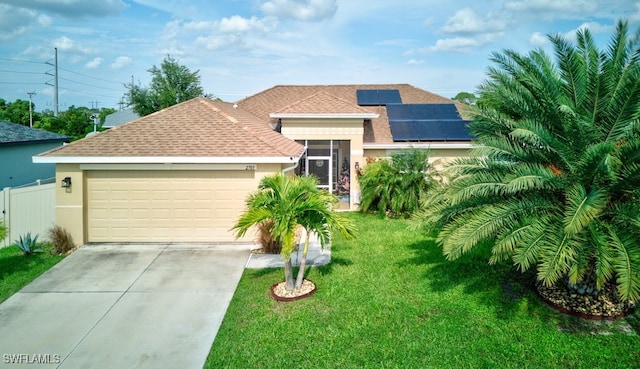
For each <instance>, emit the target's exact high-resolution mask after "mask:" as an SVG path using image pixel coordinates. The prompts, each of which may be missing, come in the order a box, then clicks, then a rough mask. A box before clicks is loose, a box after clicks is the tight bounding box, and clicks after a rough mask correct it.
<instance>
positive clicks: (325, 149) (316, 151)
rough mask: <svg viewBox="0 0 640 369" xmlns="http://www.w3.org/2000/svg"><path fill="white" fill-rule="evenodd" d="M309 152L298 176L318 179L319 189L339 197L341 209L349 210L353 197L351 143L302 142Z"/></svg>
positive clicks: (333, 141) (304, 158)
mask: <svg viewBox="0 0 640 369" xmlns="http://www.w3.org/2000/svg"><path fill="white" fill-rule="evenodd" d="M298 142H300V143H301V144H303V145H306V146H307V152H306V153H305V154H304V155H303V157H302V158H301V159H300V164H299V165H298V169H297V171H296V174H298V175H313V176H315V177H317V178H318V188H322V189H325V190H327V191H330V192H331V193H333V194H336V195H338V197H339V208H341V209H349V200H350V195H351V165H350V159H351V142H350V141H348V140H302V141H298Z"/></svg>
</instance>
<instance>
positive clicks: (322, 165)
mask: <svg viewBox="0 0 640 369" xmlns="http://www.w3.org/2000/svg"><path fill="white" fill-rule="evenodd" d="M331 164H332V163H331V160H329V158H309V173H308V174H310V175H313V176H316V177H317V178H318V188H322V189H325V190H327V191H329V192H332V190H333V189H332V188H331V184H332V183H333V181H332V180H331V177H332V176H331V174H332V170H330V168H331Z"/></svg>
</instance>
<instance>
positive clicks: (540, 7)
mask: <svg viewBox="0 0 640 369" xmlns="http://www.w3.org/2000/svg"><path fill="white" fill-rule="evenodd" d="M504 8H505V9H507V10H511V11H515V12H522V13H526V14H527V15H529V16H531V17H534V18H536V17H544V18H552V19H566V18H568V17H571V16H576V15H583V16H588V15H592V14H593V13H594V12H595V11H596V10H597V9H598V3H597V1H595V0H522V1H508V2H506V3H505V4H504Z"/></svg>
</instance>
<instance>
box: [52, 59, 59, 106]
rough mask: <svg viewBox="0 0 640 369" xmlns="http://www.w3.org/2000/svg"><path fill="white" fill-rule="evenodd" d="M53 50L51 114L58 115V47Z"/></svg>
mask: <svg viewBox="0 0 640 369" xmlns="http://www.w3.org/2000/svg"><path fill="white" fill-rule="evenodd" d="M54 50H55V52H56V57H55V61H54V63H55V71H54V78H53V85H54V86H53V116H54V117H57V116H58V48H57V47H55V48H54Z"/></svg>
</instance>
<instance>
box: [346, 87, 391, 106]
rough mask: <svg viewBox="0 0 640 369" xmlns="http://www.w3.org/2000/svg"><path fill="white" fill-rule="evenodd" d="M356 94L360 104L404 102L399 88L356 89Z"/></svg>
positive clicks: (373, 104)
mask: <svg viewBox="0 0 640 369" xmlns="http://www.w3.org/2000/svg"><path fill="white" fill-rule="evenodd" d="M356 96H357V98H358V105H360V106H380V105H390V104H402V98H400V91H399V90H356Z"/></svg>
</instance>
